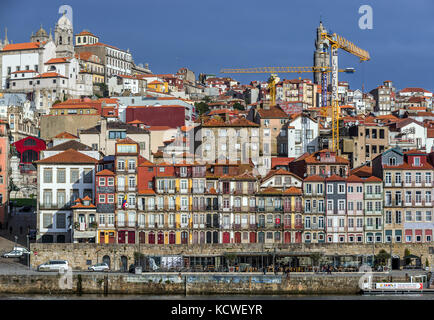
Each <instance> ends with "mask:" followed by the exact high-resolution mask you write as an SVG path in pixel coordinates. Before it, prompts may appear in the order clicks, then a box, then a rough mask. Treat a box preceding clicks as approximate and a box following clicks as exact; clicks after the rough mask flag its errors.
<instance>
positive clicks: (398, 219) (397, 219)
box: [395, 211, 402, 224]
mask: <svg viewBox="0 0 434 320" xmlns="http://www.w3.org/2000/svg"><path fill="white" fill-rule="evenodd" d="M395 223H397V224H401V223H402V213H401V211H396V212H395Z"/></svg>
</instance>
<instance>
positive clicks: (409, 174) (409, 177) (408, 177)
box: [405, 172, 411, 183]
mask: <svg viewBox="0 0 434 320" xmlns="http://www.w3.org/2000/svg"><path fill="white" fill-rule="evenodd" d="M405 183H411V172H406V173H405Z"/></svg>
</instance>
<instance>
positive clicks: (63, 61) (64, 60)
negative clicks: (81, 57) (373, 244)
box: [45, 58, 69, 64]
mask: <svg viewBox="0 0 434 320" xmlns="http://www.w3.org/2000/svg"><path fill="white" fill-rule="evenodd" d="M68 60H69V58H52V59H50V60H48V61H47V62H45V64H56V63H67V62H69V61H68Z"/></svg>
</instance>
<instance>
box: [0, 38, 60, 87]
mask: <svg viewBox="0 0 434 320" xmlns="http://www.w3.org/2000/svg"><path fill="white" fill-rule="evenodd" d="M0 54H1V65H2V70H1V71H2V73H1V88H2V89H3V90H8V89H13V86H12V84H11V79H12V77H15V76H12V73H13V72H19V71H23V73H22V74H20V75H19V77H25V76H24V74H25V73H29V74H28V75H27V77H29V76H31V75H34V74H38V73H39V72H43V71H44V69H45V68H44V67H45V65H44V63H45V62H46V61H48V60H50V59H52V58H55V57H56V46H55V45H54V42H53V41H52V40H49V41H48V42H46V43H41V42H25V43H14V44H8V45H6V46H5V47H4V48H3V50H2V51H0Z"/></svg>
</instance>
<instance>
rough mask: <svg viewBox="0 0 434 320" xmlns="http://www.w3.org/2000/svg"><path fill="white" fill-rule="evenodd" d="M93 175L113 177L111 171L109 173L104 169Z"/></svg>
mask: <svg viewBox="0 0 434 320" xmlns="http://www.w3.org/2000/svg"><path fill="white" fill-rule="evenodd" d="M95 175H96V176H114V175H115V174H114V173H113V172H112V171H110V170H109V169H104V170H102V171H100V172H98V173H97V174H95Z"/></svg>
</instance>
